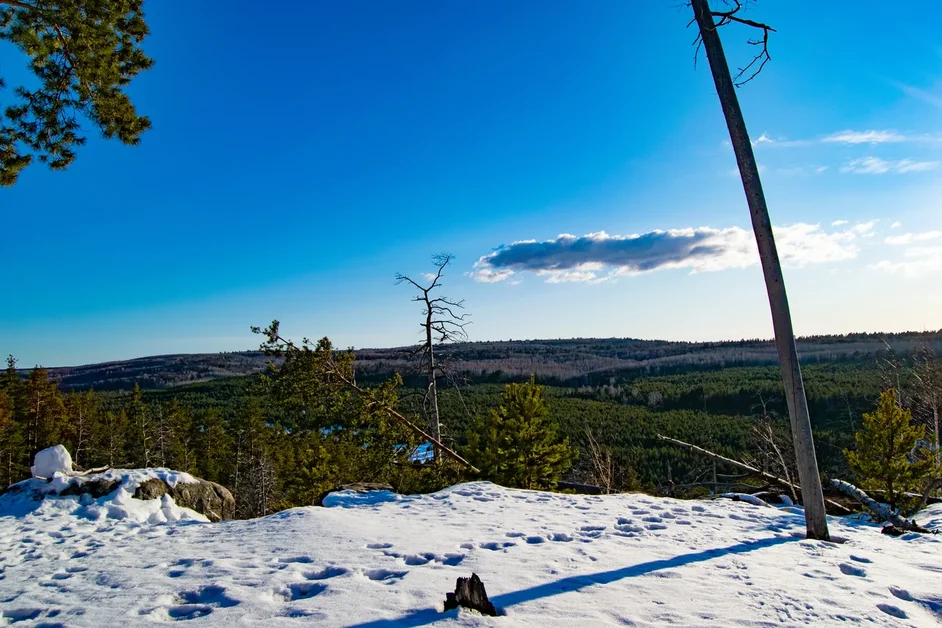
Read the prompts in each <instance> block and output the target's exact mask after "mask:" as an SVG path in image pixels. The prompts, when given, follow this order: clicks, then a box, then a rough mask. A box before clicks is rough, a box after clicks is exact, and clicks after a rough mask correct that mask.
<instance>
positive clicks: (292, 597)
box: [278, 582, 327, 602]
mask: <svg viewBox="0 0 942 628" xmlns="http://www.w3.org/2000/svg"><path fill="white" fill-rule="evenodd" d="M326 590H327V585H326V584H321V583H319V582H295V583H292V584H289V585H288V586H287V587H285V588H284V589H281V590H279V591H278V593H279V594H280V595H281V596H282V597H283V598H285V600H286V601H289V602H294V601H297V600H304V599H307V598H311V597H314V596H315V595H319V594H321V593H323V592H324V591H326Z"/></svg>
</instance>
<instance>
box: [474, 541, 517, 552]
mask: <svg viewBox="0 0 942 628" xmlns="http://www.w3.org/2000/svg"><path fill="white" fill-rule="evenodd" d="M514 545H516V543H511V542H510V541H503V542H500V541H491V542H490V543H481V546H480V547H481V549H486V550H491V551H492V552H496V551H497V550H502V549H505V548H508V547H513V546H514Z"/></svg>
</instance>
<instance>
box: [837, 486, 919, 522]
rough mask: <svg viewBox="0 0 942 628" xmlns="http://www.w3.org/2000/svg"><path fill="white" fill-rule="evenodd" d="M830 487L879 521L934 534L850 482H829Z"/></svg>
mask: <svg viewBox="0 0 942 628" xmlns="http://www.w3.org/2000/svg"><path fill="white" fill-rule="evenodd" d="M831 485H832V486H833V487H834V488H836V489H837V490H839V491H840V492H842V493H844V494H845V495H849V496H850V497H853V498H854V499H856V500H857V501H858V502H860V503H861V504H863V505H864V506H866V507H867V509H868V510H869V511H870V512H872V513H873V514H874V515H875V516H876V517H877V518H879V519H880V520H881V521H888V522H889V523H891V524H893V526H894V527H896V528H899V529H901V530H909V531H911V532H921V533H922V534H935V533H934V532H932V531H931V530H927V529H926V528H924V527H922V526H921V525H919V524H918V523H916V522H915V521H914V520H912V519H907V518H906V517H904V516H902V515H901V514H899V513H898V512H894V511H893V509H892V508H890V506H889V504H883V503H880V502H878V501H877V500H875V499H873V498H872V497H870V496H869V495H867V494H866V493H865V492H863V491H862V490H861V489H859V488H857V487H856V486H854V485H853V484H851V483H850V482H845V481H844V480H831Z"/></svg>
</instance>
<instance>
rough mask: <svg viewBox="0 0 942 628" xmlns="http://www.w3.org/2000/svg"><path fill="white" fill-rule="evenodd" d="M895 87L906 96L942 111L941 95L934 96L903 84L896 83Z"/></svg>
mask: <svg viewBox="0 0 942 628" xmlns="http://www.w3.org/2000/svg"><path fill="white" fill-rule="evenodd" d="M896 86H897V87H899V88H900V89H901V90H903V93H904V94H906V95H907V96H910V97H911V98H915V99H916V100H921V101H922V102H924V103H928V104H930V105H932V106H933V107H938V108H939V109H942V95H939V94H934V93H932V92H929V91H926V90H924V89H920V88H919V87H915V86H913V85H906V84H905V83H897V84H896Z"/></svg>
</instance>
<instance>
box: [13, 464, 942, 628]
mask: <svg viewBox="0 0 942 628" xmlns="http://www.w3.org/2000/svg"><path fill="white" fill-rule="evenodd" d="M5 499H7V497H6V496H4V497H0V616H2V617H3V620H2V621H4V622H6V623H7V624H13V625H16V626H46V627H51V626H95V627H108V626H122V627H123V626H132V625H149V624H152V623H154V622H169V621H186V622H191V624H192V625H233V626H235V625H265V626H279V625H284V626H291V625H299V626H300V625H318V626H351V627H353V626H358V627H362V628H380V627H384V626H428V625H462V626H615V625H625V626H656V625H680V626H702V625H706V624H713V625H717V626H768V625H798V624H815V625H829V624H839V623H840V624H847V623H851V624H854V623H860V624H867V625H877V626H935V625H939V624H940V623H942V538H940V537H937V536H931V535H917V534H909V535H904V536H903V537H901V538H890V537H887V536H884V535H881V534H880V531H879V528H877V527H876V526H873V525H869V524H866V523H863V522H859V521H854V520H849V519H838V518H832V519H831V520H830V526H831V533H832V535H833V536H835V537H837V538H840V539H842V540H843V541H844V542H843V543H823V542H817V541H809V540H806V539H804V538H803V536H804V519H803V516H802V514H801V511H800V510H799V509H797V508H789V509H777V508H772V507H769V506H762V505H754V504H749V503H745V502H735V501H730V500H716V501H711V502H703V501H696V502H695V501H680V500H674V499H667V498H656V497H651V496H647V495H643V494H622V495H611V496H582V495H564V494H555V493H543V492H537V491H523V490H511V489H505V488H502V487H499V486H495V485H493V484H489V483H483V482H482V483H472V484H461V485H458V486H454V487H451V488H448V489H446V490H443V491H441V492H438V493H434V494H431V495H417V496H400V495H395V494H392V493H386V492H380V493H368V494H356V493H347V492H345V493H333V494H331V495H329V496H328V497H327V498H326V500H325V506H327V507H310V508H295V509H292V510H287V511H284V512H280V513H277V514H275V515H271V516H269V517H264V518H261V519H254V520H250V521H228V522H223V523H205V522H204V521H200V520H199V519H200V517H199V516H198V515H197V516H195V517H186V516H180V513H179V512H177V511H174V510H173V508H178V509H179V507H176V506H175V505H173V504H168V503H159V500H154V501H153V502H151V503H150V504H145V503H143V502H142V503H140V504H138V505H137V506H136V507H135V506H134V505H133V504H130V503H129V501H128V500H129V499H130V498H129V496H128V495H127V492H126V491H122V490H119V491H117V492H116V494H113V495H111V496H107V497H103V498H99V499H96V500H90V499H89V498H88V497H86V498H84V499H82V500H80V499H78V498H75V497H59V498H56V497H51V498H47V499H46V500H45V501H43V502H37V503H35V504H33V505H32V506H30V507H29V508H24V507H23V504H22V503H20V502H17V503H16V504H13V505H11V503H12V502H10V500H7V502H10V503H6V508H5V507H4V506H5V502H4V500H5ZM115 500H118V501H119V502H120V503H118V504H114V503H113V502H114V501H115ZM131 501H133V502H137V501H138V500H131ZM17 504H18V505H17ZM14 506H15V507H14ZM158 511H160V512H161V513H163V512H166V513H167V514H169V515H171V516H166V517H161V516H156V517H155V513H157V512H158ZM193 514H194V515H195V513H193ZM113 515H114V516H113ZM115 516H120V518H115ZM161 519H163V520H161ZM921 521H922V522H923V523H924V524H928V525H929V526H930V527H935V528H942V508H940V507H935V509H934V510H929V511H925V512H924V513H923V516H922V517H921ZM472 572H475V573H477V574H478V575H479V576H480V577H481V578H482V579H483V581H484V583H485V585H486V587H487V591H488V594H489V595H490V597H491V600H492V601H493V603H494V604H495V606H497V608H498V609H499V610H500V611H501V612H502V613H503V616H500V617H483V616H481V615H478V614H476V613H473V612H470V611H466V610H464V609H459V610H456V611H450V612H448V613H444V612H442V611H441V608H442V601H443V600H444V598H445V592H446V591H448V590H452V589H453V588H454V585H455V579H456V578H457V577H458V576H469V575H470V574H471V573H472ZM191 624H187V625H191Z"/></svg>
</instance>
